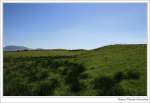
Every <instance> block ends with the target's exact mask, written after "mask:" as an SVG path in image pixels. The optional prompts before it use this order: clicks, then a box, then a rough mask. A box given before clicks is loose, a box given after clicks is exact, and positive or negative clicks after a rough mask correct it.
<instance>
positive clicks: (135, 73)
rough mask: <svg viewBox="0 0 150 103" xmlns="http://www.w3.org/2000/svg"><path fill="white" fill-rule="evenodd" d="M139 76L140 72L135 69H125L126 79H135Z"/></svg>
mask: <svg viewBox="0 0 150 103" xmlns="http://www.w3.org/2000/svg"><path fill="white" fill-rule="evenodd" d="M139 78H140V72H139V71H137V70H135V69H130V70H128V71H127V79H133V80H137V79H139Z"/></svg>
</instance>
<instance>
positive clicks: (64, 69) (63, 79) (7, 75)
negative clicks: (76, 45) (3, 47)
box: [4, 44, 147, 96]
mask: <svg viewBox="0 0 150 103" xmlns="http://www.w3.org/2000/svg"><path fill="white" fill-rule="evenodd" d="M146 78H147V46H146V45H145V44H139V45H110V46H105V47H102V48H97V49H93V50H88V51H86V50H78V51H69V50H47V51H19V52H4V95H6V96H14V95H17V96H18V95H21V96H26V95H27V96H29V95H31V96H49V95H51V96H57V95H58V96H66V95H68V96H73V95H75V96H123V95H126V96H145V95H147V92H146V91H147V87H146V86H147V79H146Z"/></svg>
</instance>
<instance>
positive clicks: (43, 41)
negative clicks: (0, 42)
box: [4, 3, 147, 49]
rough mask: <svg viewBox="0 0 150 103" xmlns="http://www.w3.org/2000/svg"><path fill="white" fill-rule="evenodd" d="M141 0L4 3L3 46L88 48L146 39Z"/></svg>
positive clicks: (144, 5)
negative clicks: (133, 0)
mask: <svg viewBox="0 0 150 103" xmlns="http://www.w3.org/2000/svg"><path fill="white" fill-rule="evenodd" d="M146 9H147V7H146V4H145V3H140V4H138V3H136V4H134V3H131V4H129V3H128V4H125V3H123V4H121V3H116V4H115V3H112V4H105V3H99V4H95V3H91V4H84V3H78V4H71V3H68V4H65V3H62V4H56V3H55V4H7V3H5V4H4V46H6V45H23V46H27V47H30V48H50V49H54V48H65V49H79V48H83V49H92V48H97V47H100V46H103V45H106V44H119V43H128V44H132V43H134V44H135V43H138V44H141V43H142V44H143V43H146V42H147V21H146V20H147V14H146V12H147V11H146Z"/></svg>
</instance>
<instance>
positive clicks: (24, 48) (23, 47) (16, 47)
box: [4, 45, 30, 51]
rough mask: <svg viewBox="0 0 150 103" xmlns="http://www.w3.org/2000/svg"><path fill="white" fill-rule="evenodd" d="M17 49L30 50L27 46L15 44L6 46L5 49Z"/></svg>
mask: <svg viewBox="0 0 150 103" xmlns="http://www.w3.org/2000/svg"><path fill="white" fill-rule="evenodd" d="M17 50H30V48H27V47H25V46H14V45H10V46H5V47H4V51H17Z"/></svg>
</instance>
